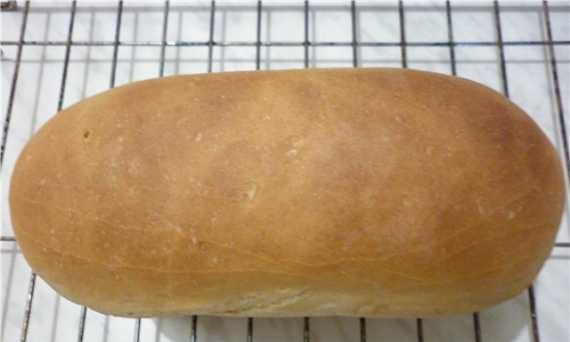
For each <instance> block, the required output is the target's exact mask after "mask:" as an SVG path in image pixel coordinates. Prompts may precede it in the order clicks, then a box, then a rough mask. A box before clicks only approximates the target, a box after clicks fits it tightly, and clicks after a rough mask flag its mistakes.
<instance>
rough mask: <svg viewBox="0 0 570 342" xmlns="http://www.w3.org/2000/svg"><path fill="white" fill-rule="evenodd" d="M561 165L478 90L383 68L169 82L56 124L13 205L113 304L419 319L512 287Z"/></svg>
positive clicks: (42, 240) (535, 253) (542, 240)
mask: <svg viewBox="0 0 570 342" xmlns="http://www.w3.org/2000/svg"><path fill="white" fill-rule="evenodd" d="M563 191H564V190H563V181H562V172H561V166H560V163H559V160H558V157H557V154H556V152H555V151H554V149H553V147H552V146H551V144H550V142H549V141H548V139H547V138H546V137H545V135H544V134H543V133H542V132H541V131H540V129H539V128H538V127H537V125H536V124H535V123H534V122H533V121H532V120H531V119H530V118H529V117H528V116H527V115H526V114H525V113H524V112H523V111H521V110H520V109H519V108H518V107H516V106H515V105H513V104H512V103H510V102H509V101H508V100H507V99H505V98H504V97H502V96H500V95H499V94H497V93H495V92H494V91H492V90H490V89H488V88H486V87H484V86H481V85H479V84H476V83H474V82H470V81H466V80H463V79H459V78H452V77H448V76H443V75H438V74H433V73H426V72H419V71H412V70H397V69H365V70H354V69H351V70H312V71H283V72H243V73H226V74H210V75H195V76H175V77H168V78H163V79H156V80H149V81H143V82H137V83H133V84H130V85H127V86H123V87H119V88H116V89H114V90H111V91H108V92H105V93H103V94H100V95H97V96H94V97H92V98H89V99H87V100H85V101H82V102H80V103H79V104H77V105H74V106H72V107H70V108H68V109H66V110H64V111H62V112H61V113H59V114H58V115H57V116H55V117H54V118H53V119H52V120H51V121H50V122H49V123H48V124H46V125H45V126H44V127H43V128H42V129H41V130H40V131H39V132H38V134H37V135H36V136H35V137H34V138H33V139H32V140H31V141H30V142H29V144H28V145H27V147H26V148H25V150H24V152H23V153H22V155H21V156H20V159H19V161H18V163H17V165H16V170H15V172H14V176H13V179H12V183H11V192H10V203H11V213H12V220H13V223H14V229H15V232H16V237H17V239H18V242H19V243H20V246H21V248H22V250H23V252H24V255H25V256H26V258H27V260H28V261H29V263H30V265H31V266H32V267H33V268H34V270H35V271H36V272H37V273H38V274H39V275H41V276H42V277H43V278H44V279H46V280H47V281H48V282H49V283H50V284H51V285H52V286H53V287H54V288H55V289H56V290H58V291H59V292H60V293H61V294H62V295H64V296H66V297H68V298H69V299H71V300H73V301H76V302H79V303H83V304H86V305H89V306H90V307H92V308H93V309H95V310H98V311H101V312H106V313H113V314H116V315H143V316H148V315H158V314H170V313H200V314H202V313H208V314H220V315H222V314H223V315H247V316H288V315H358V316H391V317H394V316H397V317H406V316H430V315H439V314H449V313H460V312H468V311H473V310H479V309H481V308H484V307H487V306H490V305H493V304H496V303H498V302H500V301H502V300H505V299H507V298H510V297H512V296H514V295H516V294H517V293H519V292H520V291H521V290H522V289H524V288H526V287H527V286H528V285H529V284H530V283H531V281H532V280H533V279H534V277H535V276H536V274H537V272H538V271H539V269H540V267H541V266H542V264H543V262H544V260H545V259H546V257H547V256H548V255H549V253H550V249H551V248H552V244H553V240H554V236H555V233H556V229H557V227H558V224H559V220H560V216H561V212H562V206H563V202H564V192H563Z"/></svg>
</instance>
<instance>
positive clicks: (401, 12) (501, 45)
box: [0, 0, 570, 342]
mask: <svg viewBox="0 0 570 342" xmlns="http://www.w3.org/2000/svg"><path fill="white" fill-rule="evenodd" d="M348 4H349V8H350V28H349V29H350V30H351V35H350V37H351V40H350V41H348V42H347V41H312V40H311V39H310V38H309V29H310V25H311V23H310V16H309V13H310V9H311V4H310V3H309V1H304V2H300V3H299V4H296V5H283V6H285V7H287V6H289V7H291V6H292V7H293V8H295V9H297V8H299V7H301V8H302V11H303V18H304V19H303V22H304V28H303V30H304V32H303V36H304V39H303V40H302V41H279V42H277V41H265V40H262V35H261V33H262V25H261V23H262V12H263V8H264V7H263V6H264V3H263V2H262V1H257V3H256V4H255V7H254V8H255V12H256V26H255V27H256V34H255V37H256V39H255V41H231V42H226V41H217V40H215V39H214V37H215V35H214V33H215V30H216V27H215V16H216V9H217V7H216V2H215V1H211V3H210V5H209V38H208V40H206V41H185V40H168V39H167V32H168V23H169V16H170V13H171V4H170V2H169V1H165V2H164V3H163V6H162V7H163V9H162V14H163V17H162V32H161V40H160V41H129V40H123V39H121V27H122V20H123V13H124V11H125V10H124V8H125V6H124V4H123V1H122V0H119V1H118V2H117V3H116V18H115V25H114V39H113V40H110V41H104V40H99V41H86V40H74V39H73V32H74V24H75V18H76V14H77V12H78V10H80V8H81V7H78V5H77V2H76V1H73V2H71V5H70V6H69V16H70V20H69V25H68V29H67V36H66V39H65V40H27V39H26V30H27V25H28V17H29V14H30V12H31V10H32V6H31V4H30V2H29V1H26V2H25V3H23V5H22V4H17V3H16V2H15V1H7V2H2V10H3V11H22V13H23V14H22V21H21V26H20V30H19V38H18V40H2V41H1V42H0V46H2V47H5V46H15V47H16V49H17V50H16V57H15V61H14V65H15V67H14V71H13V75H12V79H11V83H10V90H9V94H8V99H7V108H6V115H5V119H4V123H3V130H2V143H1V150H0V167H4V156H5V150H6V146H7V140H8V133H9V130H10V127H11V125H10V123H11V121H12V112H13V106H14V98H15V95H16V92H17V91H18V90H17V85H18V78H19V72H20V64H21V61H22V50H23V49H24V47H26V46H63V47H65V55H64V61H63V70H62V78H61V83H60V85H59V96H58V101H57V110H58V111H59V110H61V109H62V107H63V103H64V96H65V93H66V86H67V74H68V68H69V62H70V54H71V49H72V48H73V47H75V46H109V47H112V48H113V52H112V61H111V74H110V79H109V88H113V87H114V86H115V84H116V71H117V63H118V53H119V49H120V48H121V47H128V46H131V47H136V46H150V47H153V46H154V47H160V62H159V70H158V75H159V77H162V76H164V74H165V60H166V48H167V47H207V71H208V72H212V70H213V56H214V48H215V47H232V46H236V47H255V69H256V70H259V69H261V49H262V47H302V48H303V65H304V67H305V68H308V67H309V65H310V58H309V56H310V54H309V49H310V48H312V47H334V46H341V47H350V48H351V52H352V66H353V67H359V66H360V58H359V57H360V56H359V51H360V48H361V47H377V48H382V47H396V48H399V49H400V55H401V67H402V68H407V67H408V48H410V47H444V48H448V49H449V60H450V68H451V74H452V75H457V62H456V48H458V47H483V46H488V47H496V48H497V49H498V54H499V65H500V69H499V70H500V78H501V87H502V92H503V94H504V95H505V96H506V97H509V96H510V91H509V82H508V79H509V77H508V76H509V75H508V72H507V62H506V58H505V47H507V46H544V47H545V48H547V49H548V56H549V63H550V71H551V73H552V75H551V77H552V88H553V92H554V99H555V104H556V106H555V111H556V120H557V125H556V128H557V130H558V132H557V134H558V137H559V140H560V144H561V151H560V152H561V157H562V159H563V162H564V167H565V171H566V176H567V177H568V175H569V174H570V148H569V143H568V133H567V127H568V126H567V123H566V116H565V113H564V108H563V100H562V95H561V86H560V83H561V81H560V76H559V73H558V63H557V59H556V54H555V47H556V46H570V40H555V39H554V37H553V33H552V23H551V22H552V21H551V14H550V12H551V5H550V4H549V3H548V1H546V0H545V1H543V2H542V15H543V16H544V22H545V30H546V40H525V41H505V40H504V39H503V26H502V21H501V8H502V6H501V4H499V2H498V1H497V0H495V1H493V2H492V8H493V14H494V22H495V28H494V29H495V33H496V40H494V41H457V40H455V37H454V25H453V7H454V5H455V4H452V3H451V2H450V1H446V2H445V17H446V25H447V41H428V42H410V41H408V40H407V37H406V5H405V4H404V2H403V1H402V0H399V1H398V2H397V11H398V19H399V21H398V22H399V30H400V39H399V41H359V40H358V35H357V31H358V29H359V27H360V25H361V24H362V23H360V22H359V16H358V15H357V8H358V6H359V4H357V3H356V2H355V1H350V2H349V3H348ZM331 6H335V5H331ZM366 6H370V5H366ZM378 6H383V5H378ZM0 242H13V243H14V242H15V239H14V237H13V236H5V235H2V236H0ZM557 248H563V249H568V248H570V242H556V244H555V249H557ZM36 282H37V276H36V274H35V273H33V272H32V273H31V275H30V278H29V282H28V287H27V288H28V290H27V296H26V301H25V304H24V305H25V307H24V315H23V317H22V325H21V335H20V341H21V342H26V341H27V339H28V331H29V323H30V318H31V316H32V313H33V308H34V307H33V304H34V293H35V288H36ZM528 299H529V307H528V309H529V313H528V314H529V316H530V320H531V331H532V339H533V341H534V342H540V341H541V334H540V331H539V324H538V320H539V317H538V315H537V310H536V300H537V299H536V295H535V291H534V288H533V286H531V287H530V288H529V289H528ZM88 314H89V310H88V309H87V308H86V307H85V306H82V307H81V310H80V312H79V326H78V333H77V341H78V342H82V341H83V339H84V332H85V322H86V317H87V316H88ZM198 320H199V317H198V316H192V317H191V319H190V336H189V340H190V341H191V342H198V341H201V340H200V339H199V334H198ZM472 320H473V339H474V341H476V342H481V341H482V329H481V323H480V318H479V313H477V312H475V313H473V315H472ZM358 322H359V339H360V341H361V342H366V341H367V319H366V318H364V317H362V318H359V319H358ZM133 324H134V327H133V330H134V332H133V341H135V342H139V341H140V339H141V319H140V318H138V319H133ZM254 324H255V320H254V319H253V318H248V319H247V320H246V336H245V337H244V338H245V340H246V341H247V342H253V341H254V326H255V325H254ZM302 329H303V332H302V340H303V342H310V341H311V319H310V318H309V317H304V318H303V328H302ZM416 335H417V341H418V342H423V341H424V332H423V321H422V319H421V318H417V320H416Z"/></svg>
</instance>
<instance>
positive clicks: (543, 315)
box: [0, 1, 570, 342]
mask: <svg viewBox="0 0 570 342" xmlns="http://www.w3.org/2000/svg"><path fill="white" fill-rule="evenodd" d="M23 7H24V5H23V3H20V4H19V8H18V10H16V11H13V12H2V14H1V25H2V36H1V40H2V42H3V44H2V46H1V48H2V114H1V115H2V122H5V118H6V114H7V111H6V108H7V104H8V101H9V98H10V90H11V85H12V79H13V75H14V70H15V67H16V60H17V51H18V46H17V45H15V44H13V43H10V42H16V41H18V39H19V32H20V27H21V22H22V18H23ZM256 10H257V4H256V2H238V1H233V2H229V1H219V2H217V3H216V12H215V18H214V31H213V39H214V41H216V42H225V43H226V44H219V45H216V46H214V47H213V48H212V60H211V68H212V71H214V72H217V71H229V70H247V69H255V68H256V57H257V50H256V46H255V44H242V43H239V44H236V43H235V42H250V43H251V42H255V41H256V38H257V21H256V20H257V12H256ZM550 10H551V14H550V16H551V26H552V31H553V39H554V41H557V42H559V43H558V44H556V45H555V47H554V50H555V56H556V59H557V64H556V67H557V71H558V77H559V81H558V83H559V87H560V89H561V94H562V104H563V108H564V110H565V115H567V114H568V112H569V111H570V106H569V104H570V102H569V94H570V90H569V75H570V70H569V65H570V45H569V44H568V41H569V40H570V20H569V17H570V7H569V4H568V2H554V1H551V2H550ZM355 14H356V16H355V18H356V24H357V25H356V27H357V29H356V40H357V41H358V42H361V43H362V45H360V46H358V47H357V49H356V58H357V60H356V61H357V64H358V66H360V67H375V66H392V67H400V66H402V49H401V46H400V45H399V42H400V41H401V36H400V17H399V11H398V3H397V2H396V1H381V2H375V3H373V2H364V1H359V2H357V3H356V8H355ZM116 16H117V3H115V2H85V1H80V2H79V3H78V8H77V11H76V17H75V25H74V29H73V37H72V38H73V41H74V42H96V41H104V42H113V41H114V37H115V21H116ZM163 18H164V11H163V3H162V2H148V1H147V2H141V1H125V3H124V8H123V15H122V25H121V32H120V39H121V41H122V42H154V43H156V44H154V45H153V46H135V45H136V44H124V45H121V46H120V48H119V49H118V56H117V69H116V85H120V84H124V83H127V82H131V81H134V80H141V79H145V78H151V77H157V76H158V75H159V72H160V69H161V67H160V65H161V51H162V48H161V46H160V43H161V41H162V30H163ZM404 18H405V39H406V41H407V42H411V43H410V44H409V46H407V47H406V51H405V52H406V59H407V65H408V67H410V68H416V69H422V70H431V71H437V72H441V73H447V74H449V73H451V72H452V68H451V58H450V47H449V45H446V44H445V42H447V41H448V26H447V17H446V8H445V2H443V1H406V2H405V3H404ZM500 19H501V28H502V37H503V40H504V41H505V42H507V44H506V46H505V47H504V57H505V62H506V79H507V82H508V87H509V92H510V97H511V99H512V100H513V101H514V102H515V103H516V104H518V105H519V106H521V107H522V108H523V109H525V110H526V111H527V112H528V113H530V114H531V115H532V117H533V118H534V120H536V122H537V123H538V124H539V125H540V127H541V128H542V129H543V130H544V131H545V132H546V133H547V135H548V137H549V138H550V139H551V140H552V142H553V143H555V145H556V146H557V147H558V148H559V151H562V150H561V146H562V145H561V135H560V131H561V126H560V121H559V119H558V115H559V112H558V108H557V107H556V98H555V96H554V82H553V73H552V68H551V65H550V53H549V49H548V46H545V45H544V44H542V43H540V42H542V41H544V40H546V39H547V36H546V30H545V21H544V13H543V11H542V3H541V2H539V1H523V2H513V1H503V2H501V3H500ZM452 20H453V35H454V40H455V41H456V42H458V43H459V44H458V45H457V46H455V48H454V52H455V62H456V71H457V75H459V76H461V77H465V78H469V79H472V80H475V81H478V82H481V83H484V84H487V85H489V86H491V87H493V88H495V89H497V90H499V91H503V86H504V84H503V79H502V77H501V75H502V74H501V63H500V61H501V59H500V51H499V49H498V48H497V46H496V44H494V42H496V40H497V31H496V21H495V13H494V8H493V3H492V2H490V1H468V2H458V1H456V2H453V3H452ZM69 21H70V4H69V3H68V2H59V3H57V2H56V3H53V2H34V3H32V5H31V6H30V10H29V16H28V22H27V29H26V31H25V40H26V41H39V42H41V41H47V40H49V41H59V42H61V43H58V44H55V45H49V46H48V45H45V44H44V45H42V44H38V45H32V44H28V45H25V46H24V47H23V49H22V56H21V63H20V65H19V75H18V79H17V82H16V88H15V93H14V102H13V108H12V113H11V114H12V115H11V120H10V124H9V131H8V136H7V143H6V154H5V159H4V164H3V167H2V171H1V175H2V176H1V177H2V178H1V179H2V236H13V233H12V227H11V223H10V217H9V214H8V204H7V193H8V185H9V184H8V180H9V179H10V175H11V172H12V169H13V165H14V162H15V160H16V158H17V156H18V154H19V153H20V151H21V149H22V148H23V146H24V144H25V143H26V141H27V140H28V139H29V138H30V135H31V134H32V133H33V132H34V131H35V130H37V129H38V128H39V127H40V126H41V125H42V124H43V123H44V122H45V121H46V120H47V119H48V118H50V117H51V116H52V115H54V114H55V113H56V111H57V106H58V99H59V96H60V94H61V93H63V103H62V104H63V106H64V107H65V106H68V105H70V104H73V103H75V102H77V101H79V100H80V99H82V98H84V97H86V96H90V95H92V94H95V93H97V92H100V91H102V90H105V89H107V88H108V87H109V85H110V78H111V67H112V62H113V46H112V45H105V46H99V47H93V46H89V45H85V44H84V45H81V44H73V45H72V47H71V49H70V56H69V64H68V70H67V80H66V82H65V87H64V88H63V89H62V88H61V83H62V82H61V81H62V71H63V68H64V64H65V63H64V61H65V51H66V47H65V45H64V44H63V42H65V41H66V40H67V34H68V29H69ZM260 24H261V26H260V29H261V31H260V33H261V36H260V39H261V42H262V43H263V44H262V46H261V48H260V54H259V62H260V68H261V69H286V68H303V67H304V63H305V57H304V56H305V50H304V47H303V46H302V45H301V44H296V45H295V44H288V43H284V42H289V43H290V42H297V43H301V42H303V40H304V35H305V26H304V6H303V2H301V1H287V2H285V1H281V2H270V1H265V2H264V3H263V7H262V15H261V23H260ZM351 28H352V22H351V4H350V2H349V1H336V2H331V1H329V2H324V3H323V2H317V1H311V6H310V10H309V32H308V36H309V40H310V41H311V42H317V43H323V42H337V43H340V44H334V45H333V44H330V45H329V46H326V45H325V44H320V45H319V44H315V45H312V46H310V47H309V51H308V52H309V56H308V57H309V59H308V64H309V66H310V67H317V68H319V67H352V66H353V63H354V55H353V52H354V51H353V47H352V45H351V44H350V43H351V42H352V39H353V36H352V29H351ZM209 38H210V2H206V1H198V2H185V3H184V2H180V1H171V3H170V10H169V13H168V26H167V35H166V40H167V41H168V42H169V44H170V42H175V41H185V42H193V44H188V45H187V46H170V45H169V46H167V47H166V48H165V50H164V69H163V70H164V75H171V74H178V73H198V72H207V71H208V65H209V61H208V55H209V48H208V45H207V41H208V40H209ZM564 41H565V42H566V43H565V44H564ZM232 42H233V43H232ZM266 42H272V43H274V44H272V45H271V46H269V45H268V44H266ZM275 42H281V43H277V44H275ZM370 42H383V43H394V44H384V45H382V46H372V44H368V43H370ZM428 42H436V43H441V44H427V43H428ZM524 42H527V43H528V42H530V43H528V44H527V43H524ZM62 90H63V92H62ZM565 119H566V125H567V126H566V130H568V129H569V128H570V125H568V121H569V120H568V117H567V116H566V117H565ZM561 156H562V153H561ZM569 233H570V226H569V225H568V217H567V215H565V216H564V218H563V222H562V224H561V227H560V231H559V235H558V237H557V240H558V241H560V242H567V241H569ZM0 248H1V255H2V260H1V261H2V262H1V264H2V302H1V303H2V318H1V319H2V326H1V332H0V333H1V335H0V340H2V341H19V340H20V334H21V329H22V321H23V317H24V313H25V305H26V298H27V292H28V284H29V281H30V274H31V271H30V269H29V267H28V265H27V264H26V261H25V260H24V258H23V256H22V255H21V253H20V252H19V250H18V247H17V245H16V243H15V242H13V241H3V242H0ZM535 291H536V311H537V317H538V320H537V321H538V328H539V332H540V337H541V341H543V342H559V341H569V340H570V248H562V247H559V248H555V249H554V250H553V252H552V255H551V256H550V258H549V259H548V261H547V262H546V264H545V266H544V268H543V270H542V272H541V273H540V276H539V277H538V279H537V280H536V282H535ZM80 312H81V307H80V306H78V305H76V304H73V303H71V302H69V301H67V300H66V299H64V298H61V297H60V296H58V295H57V294H56V293H55V292H54V291H53V290H52V289H51V288H50V287H49V286H48V285H47V284H46V283H45V282H44V281H42V280H41V279H40V278H38V279H37V282H36V286H35V292H34V297H33V302H32V311H31V316H30V317H31V319H30V322H29V326H28V332H27V333H28V341H33V342H35V341H50V342H52V341H57V342H60V341H62V342H64V341H77V339H78V334H79V324H80ZM479 318H480V331H481V340H482V341H485V342H491V341H492V342H508V341H509V342H510V341H516V342H527V341H533V338H532V332H533V330H532V325H531V316H530V311H529V297H528V294H527V292H525V293H523V294H521V295H520V296H518V297H517V298H515V299H513V300H511V301H508V302H506V303H503V304H501V305H499V306H496V307H494V308H491V309H489V310H486V311H483V312H481V313H480V314H479ZM253 327H254V329H253V332H254V335H253V338H254V341H275V342H281V341H283V342H284V341H287V342H288V341H303V319H302V318H294V319H254V321H253ZM422 327H423V330H422V332H423V339H424V341H426V342H427V341H429V342H435V341H442V342H448V341H476V340H475V333H474V321H473V316H472V315H462V316H454V317H449V318H438V319H425V320H423V322H422ZM246 329H247V320H246V319H241V318H216V317H202V316H200V317H199V318H198V320H197V337H198V341H199V342H203V341H204V342H206V341H208V342H215V341H240V340H245V338H246ZM359 329H360V327H359V320H358V319H356V318H314V319H311V320H310V337H311V341H313V342H325V341H326V342H336V341H338V342H340V341H360V335H359V331H360V330H359ZM134 332H135V320H133V319H124V318H117V317H108V316H104V315H101V314H99V313H96V312H94V311H91V310H88V311H87V315H86V320H85V330H84V336H83V340H84V341H89V342H91V341H97V342H104V341H106V342H111V341H132V340H133V338H134V337H133V336H134ZM366 332H367V341H390V342H391V341H417V340H418V331H417V321H416V320H415V319H390V320H388V319H367V320H366ZM190 334H191V319H190V318H188V317H179V318H161V319H143V320H142V321H141V326H140V341H145V342H150V341H153V342H159V341H160V342H166V341H189V340H190Z"/></svg>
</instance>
